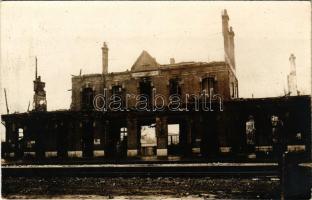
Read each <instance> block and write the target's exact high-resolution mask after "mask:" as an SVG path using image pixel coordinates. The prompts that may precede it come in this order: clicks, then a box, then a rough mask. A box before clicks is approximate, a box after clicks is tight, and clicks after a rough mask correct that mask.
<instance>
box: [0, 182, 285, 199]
mask: <svg viewBox="0 0 312 200" xmlns="http://www.w3.org/2000/svg"><path fill="white" fill-rule="evenodd" d="M278 187H279V180H278V179H276V178H269V177H266V178H248V179H247V178H207V177H203V178H189V177H178V178H177V177H152V178H149V177H132V178H122V177H115V178H107V177H101V178H99V177H98V178H97V177H52V178H42V177H31V178H30V177H5V178H3V180H2V197H3V198H40V199H42V198H66V199H68V198H73V199H90V198H95V199H98V198H104V199H112V198H114V199H175V198H178V199H181V198H182V199H272V198H277V197H278V196H277V195H278Z"/></svg>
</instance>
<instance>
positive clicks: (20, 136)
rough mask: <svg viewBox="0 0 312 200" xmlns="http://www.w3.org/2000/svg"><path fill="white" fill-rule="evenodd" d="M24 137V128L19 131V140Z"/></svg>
mask: <svg viewBox="0 0 312 200" xmlns="http://www.w3.org/2000/svg"><path fill="white" fill-rule="evenodd" d="M23 137H24V130H23V129H22V128H19V129H18V139H19V140H20V139H22V138H23Z"/></svg>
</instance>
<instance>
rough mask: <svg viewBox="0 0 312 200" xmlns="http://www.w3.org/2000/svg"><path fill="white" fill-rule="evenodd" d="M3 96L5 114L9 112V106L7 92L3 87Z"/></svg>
mask: <svg viewBox="0 0 312 200" xmlns="http://www.w3.org/2000/svg"><path fill="white" fill-rule="evenodd" d="M4 97H5V106H6V110H7V114H9V113H10V112H9V106H8V98H7V93H6V89H5V88H4Z"/></svg>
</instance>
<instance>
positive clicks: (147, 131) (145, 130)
mask: <svg viewBox="0 0 312 200" xmlns="http://www.w3.org/2000/svg"><path fill="white" fill-rule="evenodd" d="M155 126H156V125H155V124H151V125H148V126H141V127H140V134H141V139H140V143H141V155H142V156H155V155H156V148H157V138H156V129H155Z"/></svg>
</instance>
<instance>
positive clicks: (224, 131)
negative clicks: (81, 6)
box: [2, 10, 311, 159]
mask: <svg viewBox="0 0 312 200" xmlns="http://www.w3.org/2000/svg"><path fill="white" fill-rule="evenodd" d="M228 21H229V16H228V14H227V12H226V10H224V11H223V13H222V33H223V40H224V55H225V56H224V60H220V61H213V62H183V63H176V62H175V60H174V59H170V63H169V64H159V63H158V62H157V61H156V59H155V58H153V57H152V56H151V55H150V54H149V53H148V52H147V51H143V52H142V53H141V55H140V56H139V57H138V58H137V60H136V61H135V62H134V64H133V65H132V67H131V70H129V71H125V72H118V73H113V72H112V73H108V52H109V49H108V46H107V44H106V43H104V44H103V47H102V73H101V74H89V75H79V76H74V77H73V78H72V103H71V107H70V109H69V110H66V111H52V112H41V111H44V110H40V109H34V110H33V111H32V112H27V113H19V114H8V115H2V120H3V121H4V122H5V126H6V142H5V143H3V145H2V148H3V150H2V153H3V155H4V156H6V157H15V158H21V157H25V156H28V155H32V156H35V157H39V158H45V157H60V158H67V157H112V158H123V157H138V156H144V152H147V151H149V150H148V149H144V148H145V147H142V145H141V137H142V127H151V128H153V129H154V130H155V137H156V146H155V147H154V149H152V150H151V152H152V153H151V154H153V155H155V156H158V157H167V156H170V155H178V156H181V157H193V156H196V157H202V158H208V157H209V158H217V159H218V158H222V156H232V157H233V158H236V157H237V156H239V155H244V153H245V154H246V122H247V121H248V120H249V116H251V115H252V116H253V119H254V126H255V130H256V131H255V141H254V142H253V143H254V145H255V146H256V148H255V151H256V152H257V154H258V155H259V156H261V155H262V156H264V157H265V158H269V157H270V156H271V151H272V141H271V140H272V137H271V134H270V133H271V129H272V127H271V122H270V119H271V117H272V116H273V115H274V116H275V115H277V116H279V118H280V119H282V120H283V121H284V123H285V134H284V135H283V137H285V139H286V141H287V144H288V147H289V148H290V149H295V150H294V151H296V152H297V151H298V152H299V153H302V154H304V155H305V156H306V157H309V155H310V153H311V151H310V149H311V130H310V129H311V126H310V117H311V116H310V97H309V96H296V97H280V98H265V99H240V98H238V97H239V95H238V80H237V78H236V72H235V69H236V65H235V52H234V32H233V29H232V28H231V27H229V24H228ZM38 84H39V86H40V87H38ZM42 84H43V85H42ZM34 85H35V97H34V99H36V98H37V96H38V95H40V94H44V95H41V96H42V97H45V92H44V83H43V82H41V80H40V77H39V78H38V77H37V75H36V79H35V81H34ZM203 93H204V94H206V96H208V97H209V101H210V103H211V104H210V105H209V110H205V109H204V108H203V107H201V105H203V99H202V97H203V96H201V94H203ZM104 94H106V96H105V98H107V99H111V98H112V97H114V95H118V96H119V102H122V103H123V105H126V108H127V109H125V110H114V109H111V108H110V109H107V110H102V109H97V107H96V106H95V101H94V100H95V99H96V97H97V96H99V95H104ZM128 94H130V95H134V96H137V95H143V96H144V97H146V98H147V99H153V98H154V99H155V96H156V94H160V95H162V96H163V97H164V98H163V100H164V102H162V103H163V105H164V110H156V111H154V110H151V108H153V107H155V106H159V101H151V100H150V101H148V109H149V110H144V111H138V110H136V109H135V108H136V107H137V102H138V101H140V98H141V97H139V98H127V95H128ZM172 95H175V96H179V97H181V100H182V101H181V104H182V105H183V106H184V109H181V110H170V109H168V108H169V105H170V97H171V96H172ZM188 95H193V96H190V97H189V98H187V97H188ZM206 96H205V95H204V97H206ZM196 97H198V98H197V99H196ZM35 102H37V101H35ZM102 103H103V104H105V103H104V101H103V102H102ZM196 103H197V104H198V105H200V106H199V109H196ZM101 108H102V107H101ZM113 108H114V106H113ZM169 125H177V127H178V132H179V134H178V135H177V136H176V137H178V138H175V139H174V138H172V136H170V135H169V132H170V131H169V130H168V129H169ZM169 136H170V137H169ZM172 141H178V142H172Z"/></svg>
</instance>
